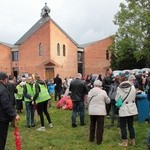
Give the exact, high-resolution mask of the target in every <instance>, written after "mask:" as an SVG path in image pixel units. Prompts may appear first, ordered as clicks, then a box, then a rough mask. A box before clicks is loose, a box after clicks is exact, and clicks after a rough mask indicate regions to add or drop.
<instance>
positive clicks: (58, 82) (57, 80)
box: [54, 77, 62, 90]
mask: <svg viewBox="0 0 150 150" xmlns="http://www.w3.org/2000/svg"><path fill="white" fill-rule="evenodd" d="M54 84H56V86H55V89H56V90H60V89H61V88H62V80H61V78H59V77H56V78H54Z"/></svg>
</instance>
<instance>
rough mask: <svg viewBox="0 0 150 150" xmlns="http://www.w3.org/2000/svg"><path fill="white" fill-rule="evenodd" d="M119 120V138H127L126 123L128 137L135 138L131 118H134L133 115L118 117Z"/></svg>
mask: <svg viewBox="0 0 150 150" xmlns="http://www.w3.org/2000/svg"><path fill="white" fill-rule="evenodd" d="M119 120H120V129H121V138H122V139H123V140H126V139H127V130H126V125H128V130H129V136H130V139H135V132H134V127H133V120H134V118H133V116H127V117H119Z"/></svg>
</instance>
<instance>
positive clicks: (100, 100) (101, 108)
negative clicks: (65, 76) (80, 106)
mask: <svg viewBox="0 0 150 150" xmlns="http://www.w3.org/2000/svg"><path fill="white" fill-rule="evenodd" d="M88 102H89V115H102V116H105V115H106V106H105V104H106V103H107V104H108V103H110V98H109V97H108V96H107V93H106V92H105V91H104V90H102V89H101V88H99V87H94V88H93V89H91V90H90V91H89V93H88Z"/></svg>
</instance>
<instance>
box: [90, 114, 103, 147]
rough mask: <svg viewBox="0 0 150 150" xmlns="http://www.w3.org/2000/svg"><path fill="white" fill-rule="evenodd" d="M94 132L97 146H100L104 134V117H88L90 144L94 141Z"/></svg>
mask: <svg viewBox="0 0 150 150" xmlns="http://www.w3.org/2000/svg"><path fill="white" fill-rule="evenodd" d="M95 130H96V141H97V144H101V143H102V140H103V132H104V116H96V115H90V137H89V141H90V142H93V141H94V138H95Z"/></svg>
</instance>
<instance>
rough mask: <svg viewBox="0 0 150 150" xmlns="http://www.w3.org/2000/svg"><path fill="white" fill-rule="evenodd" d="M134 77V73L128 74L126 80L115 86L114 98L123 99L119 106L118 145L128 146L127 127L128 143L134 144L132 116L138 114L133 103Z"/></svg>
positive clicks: (134, 92)
mask: <svg viewBox="0 0 150 150" xmlns="http://www.w3.org/2000/svg"><path fill="white" fill-rule="evenodd" d="M135 80H136V78H135V76H134V75H130V76H129V78H128V81H124V82H122V83H121V84H120V85H119V87H118V88H117V93H116V97H115V100H116V101H117V100H118V99H119V97H121V98H122V99H123V104H122V106H121V107H120V108H119V121H120V129H121V138H122V143H119V145H120V146H123V147H127V146H128V137H127V129H126V127H127V126H128V130H129V137H130V144H131V145H133V146H134V145H135V131H134V126H133V121H134V116H135V115H137V114H138V112H137V107H136V103H135V97H136V89H135V87H134V82H135Z"/></svg>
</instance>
